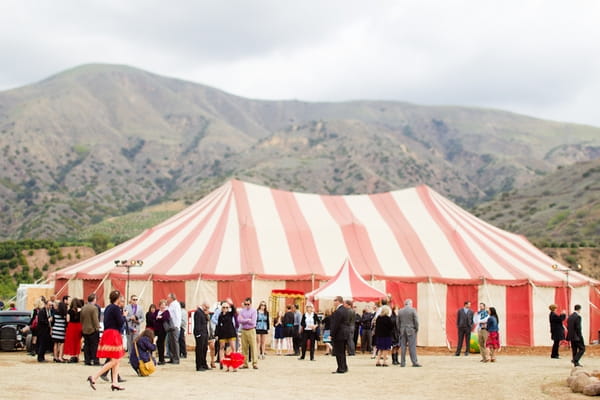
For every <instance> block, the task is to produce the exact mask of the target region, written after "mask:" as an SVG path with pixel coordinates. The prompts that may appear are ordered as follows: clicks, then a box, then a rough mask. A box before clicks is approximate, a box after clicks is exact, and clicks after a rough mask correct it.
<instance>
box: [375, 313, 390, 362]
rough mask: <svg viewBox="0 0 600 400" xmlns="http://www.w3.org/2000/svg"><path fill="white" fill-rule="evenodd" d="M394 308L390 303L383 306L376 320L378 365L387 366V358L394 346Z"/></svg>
mask: <svg viewBox="0 0 600 400" xmlns="http://www.w3.org/2000/svg"><path fill="white" fill-rule="evenodd" d="M391 314H392V309H391V308H390V306H388V305H384V306H381V312H380V313H379V316H378V317H377V319H376V320H375V337H376V340H377V342H376V345H377V361H376V363H375V365H376V366H378V367H387V366H388V364H387V358H388V354H390V349H391V348H392V336H393V334H394V323H393V322H392V318H391Z"/></svg>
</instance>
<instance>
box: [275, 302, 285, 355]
mask: <svg viewBox="0 0 600 400" xmlns="http://www.w3.org/2000/svg"><path fill="white" fill-rule="evenodd" d="M273 327H274V328H275V332H274V335H273V347H274V348H275V351H276V354H277V355H278V356H280V355H281V349H282V347H283V312H281V311H280V312H279V314H278V315H277V316H276V317H275V318H274V319H273Z"/></svg>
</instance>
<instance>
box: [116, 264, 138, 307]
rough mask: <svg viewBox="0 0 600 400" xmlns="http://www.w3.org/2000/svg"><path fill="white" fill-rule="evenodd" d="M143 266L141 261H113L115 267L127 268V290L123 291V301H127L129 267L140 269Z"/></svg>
mask: <svg viewBox="0 0 600 400" xmlns="http://www.w3.org/2000/svg"><path fill="white" fill-rule="evenodd" d="M143 264H144V261H142V260H115V266H116V267H122V268H127V288H126V290H125V299H129V274H130V270H131V267H141V266H142V265H143Z"/></svg>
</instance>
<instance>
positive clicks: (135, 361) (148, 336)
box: [129, 328, 156, 376]
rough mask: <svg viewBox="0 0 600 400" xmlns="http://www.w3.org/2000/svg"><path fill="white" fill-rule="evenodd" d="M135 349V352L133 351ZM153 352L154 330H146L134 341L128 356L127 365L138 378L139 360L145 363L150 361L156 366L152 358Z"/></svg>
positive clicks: (154, 348)
mask: <svg viewBox="0 0 600 400" xmlns="http://www.w3.org/2000/svg"><path fill="white" fill-rule="evenodd" d="M136 347H137V351H136V350H135V348H136ZM154 350H156V346H155V345H154V329H150V328H146V329H144V330H143V331H142V333H140V335H139V336H138V337H137V338H135V339H134V346H132V347H131V353H130V354H129V363H130V364H131V367H132V368H133V370H134V371H135V372H136V373H137V374H138V376H142V375H141V374H140V360H142V361H143V362H145V363H146V362H148V361H150V360H152V362H153V363H154V365H156V360H155V359H154V357H152V352H153V351H154ZM138 354H139V358H138Z"/></svg>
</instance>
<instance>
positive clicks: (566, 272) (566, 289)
mask: <svg viewBox="0 0 600 400" xmlns="http://www.w3.org/2000/svg"><path fill="white" fill-rule="evenodd" d="M552 269H553V270H555V271H558V272H562V273H563V274H565V297H566V298H567V313H570V312H571V296H570V290H569V273H570V272H571V271H573V270H575V271H581V264H577V265H576V266H575V267H573V268H571V267H569V268H560V267H559V266H558V264H553V265H552Z"/></svg>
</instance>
